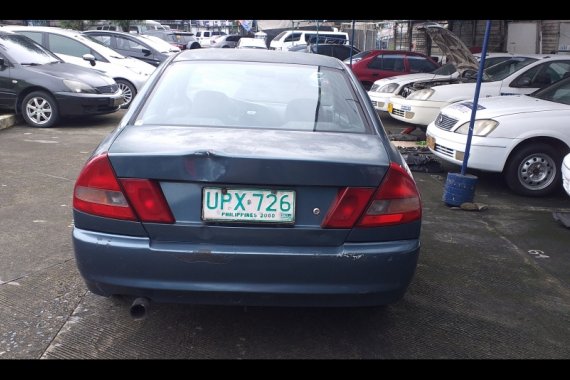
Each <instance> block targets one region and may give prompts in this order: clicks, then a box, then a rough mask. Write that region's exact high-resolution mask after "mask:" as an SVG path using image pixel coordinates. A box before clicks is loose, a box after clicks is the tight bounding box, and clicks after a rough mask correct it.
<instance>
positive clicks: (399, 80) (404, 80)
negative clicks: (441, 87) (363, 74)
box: [374, 73, 451, 87]
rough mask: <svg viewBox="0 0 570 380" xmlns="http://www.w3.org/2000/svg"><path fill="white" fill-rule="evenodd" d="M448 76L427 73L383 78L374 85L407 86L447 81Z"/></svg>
mask: <svg viewBox="0 0 570 380" xmlns="http://www.w3.org/2000/svg"><path fill="white" fill-rule="evenodd" d="M450 77H451V76H450V75H435V74H429V73H418V74H406V75H398V76H395V77H389V78H383V79H379V80H377V81H376V82H374V84H377V85H378V86H380V87H382V86H384V85H387V84H388V83H396V84H399V85H402V84H408V83H413V82H422V81H430V80H432V79H433V80H435V79H447V78H450Z"/></svg>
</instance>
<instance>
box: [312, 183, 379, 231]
mask: <svg viewBox="0 0 570 380" xmlns="http://www.w3.org/2000/svg"><path fill="white" fill-rule="evenodd" d="M372 193H374V189H373V188H370V187H345V188H343V189H340V190H339V191H338V194H337V196H336V199H335V201H334V203H333V205H332V207H331V208H330V210H329V212H328V214H327V216H325V218H324V219H323V222H322V224H321V226H322V227H323V228H352V226H354V223H356V221H357V220H358V218H359V217H360V215H362V211H364V208H365V207H366V206H367V205H368V201H369V200H370V196H371V195H372Z"/></svg>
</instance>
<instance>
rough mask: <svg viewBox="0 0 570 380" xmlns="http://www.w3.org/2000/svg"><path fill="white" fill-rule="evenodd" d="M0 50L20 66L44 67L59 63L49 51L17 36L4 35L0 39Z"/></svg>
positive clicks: (25, 38) (26, 38)
mask: <svg viewBox="0 0 570 380" xmlns="http://www.w3.org/2000/svg"><path fill="white" fill-rule="evenodd" d="M0 49H1V50H4V51H5V52H6V53H7V54H8V55H9V56H10V57H11V58H12V59H13V60H15V61H16V63H18V64H20V65H44V64H46V63H55V62H61V60H60V59H59V58H58V57H57V56H56V55H54V54H53V53H52V52H50V51H49V50H47V49H45V48H43V47H42V46H41V45H39V44H38V43H36V42H34V41H33V40H32V39H30V38H28V37H25V36H22V35H18V34H14V35H12V34H5V35H3V36H2V37H1V38H0Z"/></svg>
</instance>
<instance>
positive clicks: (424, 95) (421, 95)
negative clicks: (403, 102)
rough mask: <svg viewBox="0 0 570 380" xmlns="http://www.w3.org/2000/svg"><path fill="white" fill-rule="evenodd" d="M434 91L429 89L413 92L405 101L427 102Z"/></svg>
mask: <svg viewBox="0 0 570 380" xmlns="http://www.w3.org/2000/svg"><path fill="white" fill-rule="evenodd" d="M434 92H435V91H434V90H433V89H431V88H424V89H422V90H418V91H414V92H412V93H411V94H410V95H408V97H407V98H406V99H410V100H428V99H429V98H431V96H432V95H433V93H434Z"/></svg>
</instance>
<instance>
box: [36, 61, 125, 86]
mask: <svg viewBox="0 0 570 380" xmlns="http://www.w3.org/2000/svg"><path fill="white" fill-rule="evenodd" d="M28 69H29V70H32V71H35V72H38V73H42V74H46V75H49V76H52V77H55V78H61V79H70V80H79V81H81V82H84V83H86V84H88V85H89V86H91V87H101V86H109V85H111V84H113V83H115V81H114V80H113V79H112V78H111V77H109V76H107V75H104V74H100V73H99V72H97V71H95V70H92V69H88V68H85V67H81V66H78V65H74V64H73V63H65V62H61V63H48V64H45V65H40V66H29V67H28Z"/></svg>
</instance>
